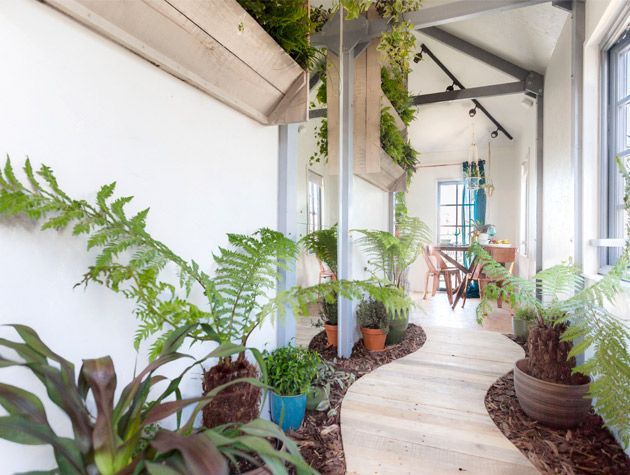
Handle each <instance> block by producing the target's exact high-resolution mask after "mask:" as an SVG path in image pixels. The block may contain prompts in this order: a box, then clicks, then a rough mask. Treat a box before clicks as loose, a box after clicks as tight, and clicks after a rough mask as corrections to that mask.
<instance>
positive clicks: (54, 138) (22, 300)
mask: <svg viewBox="0 0 630 475" xmlns="http://www.w3.org/2000/svg"><path fill="white" fill-rule="evenodd" d="M0 58H2V70H3V74H2V75H0V152H1V153H2V155H4V154H5V153H9V154H10V155H11V156H12V157H13V159H14V162H15V163H16V164H21V163H22V161H23V159H24V157H25V156H26V155H27V154H28V155H29V156H30V157H31V160H32V161H33V163H34V164H36V165H38V164H40V163H47V164H48V165H50V166H52V168H53V169H54V170H55V171H56V173H57V175H58V178H59V181H60V182H61V183H62V186H63V187H64V188H65V189H67V190H68V191H69V192H70V193H71V194H72V195H74V196H76V197H79V198H87V199H93V198H94V196H95V192H96V190H97V188H98V186H99V185H101V184H104V183H109V182H111V181H114V180H116V181H117V182H118V191H119V192H120V193H122V194H126V195H135V197H136V198H135V203H134V207H135V208H137V209H140V208H143V207H146V206H151V213H150V214H149V219H148V223H149V225H148V228H149V231H150V232H151V233H153V234H154V235H155V236H156V237H157V238H159V239H161V240H163V241H164V242H165V243H167V244H168V245H169V246H171V247H172V249H173V250H174V251H176V252H177V253H179V254H180V255H182V256H183V257H184V258H194V259H195V260H197V262H199V263H200V264H201V265H202V266H204V267H206V268H210V262H211V252H212V251H213V250H216V248H217V245H219V244H224V243H225V233H226V232H228V231H229V232H251V231H254V230H255V229H256V228H258V227H260V226H268V227H275V225H276V207H277V206H276V205H277V196H276V194H277V141H278V132H277V128H275V127H263V126H260V125H258V124H257V123H255V122H253V121H251V120H249V119H247V118H245V117H244V116H242V115H240V114H238V113H237V112H234V111H232V110H231V109H229V108H227V107H226V106H224V105H223V104H221V103H219V102H217V101H215V100H214V99H212V98H210V97H208V96H206V95H204V94H202V93H201V92H200V91H198V90H196V89H194V88H192V87H190V86H188V85H186V84H185V83H183V82H181V81H179V80H178V79H175V78H174V77H172V76H170V75H168V74H166V73H164V72H163V71H161V70H160V69H158V68H156V67H154V66H152V65H151V64H150V63H148V62H146V61H144V60H141V59H140V58H139V57H137V56H135V55H133V54H132V53H130V52H128V51H127V50H125V49H123V48H122V47H120V46H117V45H115V44H114V43H112V42H109V41H107V40H105V39H103V38H101V37H100V36H98V35H96V34H94V33H92V32H90V31H89V30H87V29H86V28H84V27H82V26H80V25H79V24H77V23H75V22H73V21H72V20H70V19H68V18H67V17H65V16H63V15H61V14H60V13H57V12H56V11H54V10H52V9H51V8H49V7H47V6H45V5H42V4H40V3H38V2H35V1H20V2H0ZM92 259H93V256H90V255H88V254H87V253H86V251H85V240H84V239H82V238H75V237H72V236H70V235H69V234H68V233H57V232H54V231H47V232H41V231H39V229H38V228H37V227H35V226H32V225H30V224H28V223H13V224H11V225H7V224H6V223H3V224H2V226H0V298H1V300H2V306H1V307H0V323H9V322H20V323H24V324H27V325H31V326H33V327H35V328H36V329H37V331H38V332H39V333H40V334H41V336H42V337H43V339H44V340H45V341H46V342H48V343H49V344H50V345H51V346H52V348H54V349H56V350H58V351H59V352H60V353H61V354H63V355H64V356H66V357H67V358H69V359H71V360H72V361H74V362H75V364H77V366H78V365H80V362H81V359H82V358H86V357H98V356H103V355H106V354H109V355H112V357H113V359H114V361H115V363H116V367H117V369H118V372H119V386H122V385H123V383H125V382H126V381H128V380H129V378H130V376H131V375H132V372H133V369H134V365H135V364H136V359H137V360H138V361H137V363H138V366H139V367H142V366H143V365H144V363H145V354H146V351H145V349H144V348H143V349H142V350H141V351H140V353H139V354H136V353H135V352H134V350H133V347H132V339H133V334H134V330H135V328H136V321H135V319H134V317H133V316H132V314H131V310H132V304H131V303H130V302H128V301H126V300H125V299H124V298H123V297H121V296H119V295H115V294H113V293H112V292H111V291H110V290H108V289H105V288H102V287H98V286H91V287H89V288H88V289H87V290H85V291H84V290H83V289H76V290H73V285H74V284H75V283H76V282H77V281H79V280H80V278H81V275H82V273H83V272H84V271H85V270H86V269H87V267H88V265H90V263H91V262H92ZM1 333H2V335H3V336H7V335H8V334H9V333H10V331H9V330H7V329H2V330H1ZM252 343H254V344H257V345H259V346H262V345H263V344H265V343H269V344H270V345H272V346H273V345H275V332H274V331H273V328H272V326H271V325H270V324H269V325H266V326H265V327H264V329H263V330H262V331H260V332H259V333H258V334H257V335H255V336H254V338H253V341H252ZM207 350H208V348H201V347H198V348H196V349H194V351H195V352H196V353H198V354H199V353H201V352H205V351H207ZM199 376H200V374H199V373H196V374H194V375H192V376H191V377H190V378H188V380H187V381H186V383H185V384H184V386H183V388H182V389H183V392H184V396H193V395H198V394H199V393H200V381H199ZM0 380H2V381H5V382H6V381H12V383H13V384H18V385H20V386H27V387H29V388H37V389H39V393H40V394H42V391H41V388H39V387H38V385H37V384H35V383H34V382H33V379H32V378H29V377H28V376H27V374H26V373H25V372H23V371H17V370H15V371H14V370H10V369H2V371H1V372H0ZM49 416H50V419H51V421H52V423H53V425H54V427H55V428H56V429H58V430H59V431H60V433H62V434H64V435H69V434H70V430H69V426H68V425H67V424H65V422H64V418H63V417H62V416H61V414H60V413H59V412H58V411H56V410H54V409H52V410H50V411H49ZM0 453H1V454H2V468H1V469H0V472H2V473H14V472H21V471H26V470H31V469H45V468H50V467H51V466H52V465H53V460H52V452H51V451H50V450H49V449H48V448H46V447H22V446H18V445H14V444H10V443H8V442H4V441H0Z"/></svg>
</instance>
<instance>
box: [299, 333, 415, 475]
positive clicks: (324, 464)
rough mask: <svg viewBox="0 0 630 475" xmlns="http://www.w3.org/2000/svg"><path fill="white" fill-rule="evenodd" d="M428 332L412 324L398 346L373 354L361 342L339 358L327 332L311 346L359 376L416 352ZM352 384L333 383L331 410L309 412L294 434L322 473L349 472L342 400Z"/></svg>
mask: <svg viewBox="0 0 630 475" xmlns="http://www.w3.org/2000/svg"><path fill="white" fill-rule="evenodd" d="M425 340H426V335H425V333H424V331H423V330H422V328H421V327H419V326H418V325H414V324H409V326H408V327H407V332H406V334H405V338H404V339H403V341H402V342H400V343H399V344H398V345H393V346H390V347H387V348H386V349H385V351H383V352H380V353H370V352H369V351H367V350H366V349H365V346H363V343H362V341H359V342H358V343H357V344H356V345H355V346H354V348H353V350H352V355H351V356H350V358H347V359H337V350H336V348H332V347H327V346H326V345H327V341H326V334H325V332H321V333H318V334H317V335H315V337H313V339H312V340H311V343H310V345H309V348H310V349H311V350H315V351H317V352H318V353H319V354H320V355H321V357H322V358H323V359H325V360H327V361H329V362H331V363H332V364H333V365H334V366H335V367H336V368H337V370H341V371H345V372H348V373H352V374H354V375H355V376H356V378H357V379H358V378H360V377H361V376H364V375H365V374H367V373H369V372H371V371H373V370H374V369H376V368H378V367H379V366H382V365H384V364H386V363H390V362H391V361H394V360H396V359H398V358H401V357H403V356H405V355H408V354H410V353H413V352H414V351H416V350H418V349H419V348H420V347H421V346H422V345H423V344H424V342H425ZM347 390H348V386H344V387H339V386H338V385H333V387H332V388H331V394H330V406H331V410H330V411H323V412H318V411H306V417H305V419H304V424H302V427H301V428H300V429H299V430H298V431H297V432H292V433H291V437H292V438H293V439H294V440H295V441H296V443H297V444H298V446H299V447H300V451H301V453H302V456H303V457H304V459H305V460H306V461H307V462H308V463H309V464H310V465H311V466H312V467H313V468H315V469H316V470H318V471H319V472H320V473H322V475H337V474H344V473H346V461H345V457H344V453H343V445H342V441H341V429H340V425H339V419H340V412H341V402H342V400H343V397H344V395H345V394H346V391H347Z"/></svg>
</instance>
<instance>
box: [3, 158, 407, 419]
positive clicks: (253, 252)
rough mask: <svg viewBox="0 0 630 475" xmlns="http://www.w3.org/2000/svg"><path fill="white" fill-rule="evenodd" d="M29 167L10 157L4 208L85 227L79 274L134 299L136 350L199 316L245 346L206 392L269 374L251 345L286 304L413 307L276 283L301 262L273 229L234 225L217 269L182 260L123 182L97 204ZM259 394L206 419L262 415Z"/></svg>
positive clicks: (235, 392) (226, 396) (228, 358)
mask: <svg viewBox="0 0 630 475" xmlns="http://www.w3.org/2000/svg"><path fill="white" fill-rule="evenodd" d="M23 171H24V174H25V175H26V178H27V180H26V182H23V181H20V180H19V179H18V178H17V177H16V174H15V172H14V170H13V167H12V164H11V161H10V160H9V159H8V158H7V161H6V163H5V166H4V168H3V169H2V170H0V216H3V215H4V216H20V217H25V218H27V219H31V220H33V221H42V222H43V224H42V226H41V227H42V229H55V230H63V229H66V228H71V229H72V232H73V234H74V235H85V236H86V237H87V247H88V249H92V250H95V251H97V256H96V258H95V261H94V265H92V266H90V267H89V268H88V271H87V272H86V273H85V274H84V276H83V279H82V281H81V282H80V283H81V284H85V285H88V284H90V283H98V284H101V285H105V286H107V287H108V288H110V289H111V290H113V291H115V292H118V293H120V294H122V295H123V296H124V297H126V298H128V299H130V300H132V301H134V303H135V309H134V314H135V316H136V317H137V318H138V319H139V320H140V325H139V328H138V331H137V332H136V339H135V346H136V349H137V348H138V347H139V345H140V343H141V342H143V341H145V340H148V339H151V340H153V343H152V345H151V349H150V353H151V357H152V358H155V357H157V355H159V354H160V352H161V351H162V348H163V347H164V344H165V342H166V341H167V340H168V339H169V338H170V336H171V335H172V334H173V333H175V332H177V331H178V330H179V329H180V328H181V327H182V326H186V325H190V324H195V325H196V326H195V328H194V330H192V331H191V332H189V333H188V334H187V336H188V338H189V339H190V340H191V342H192V343H205V344H208V343H213V344H219V345H227V346H231V347H238V348H239V351H238V352H237V353H234V352H227V353H225V354H219V355H217V359H218V362H217V364H215V365H213V366H211V367H209V368H207V369H206V370H205V371H204V379H203V390H204V393H206V394H208V393H211V392H212V391H213V390H214V389H215V388H217V387H221V386H223V385H224V384H226V383H229V382H231V381H235V380H237V379H240V378H256V377H259V376H260V377H261V378H262V380H263V381H264V380H265V373H264V365H263V364H262V355H261V353H260V352H259V351H258V350H257V349H255V348H249V347H248V341H249V338H250V336H251V335H252V333H253V332H254V331H255V330H256V329H257V328H258V327H259V326H260V325H261V324H262V323H263V322H264V321H265V320H267V319H268V318H272V317H274V316H275V315H279V316H280V317H281V316H282V315H283V312H284V310H285V308H286V307H287V306H292V307H293V309H294V312H295V313H296V314H304V313H303V311H304V309H305V308H306V306H307V305H308V304H309V303H311V302H315V301H316V300H317V299H318V298H319V297H320V296H321V297H323V298H324V299H326V300H327V301H329V302H330V301H334V298H335V296H336V295H343V296H344V297H346V298H357V297H360V296H362V295H364V294H365V293H367V294H369V295H371V296H373V297H374V298H376V299H378V300H379V301H383V302H386V304H385V305H386V306H387V308H388V309H389V310H390V311H393V312H395V311H403V310H404V309H407V308H409V301H408V299H406V298H405V297H404V296H403V295H401V294H400V293H399V292H395V291H393V290H392V289H387V288H381V287H380V286H378V285H375V284H374V283H370V282H354V281H335V282H331V283H329V284H327V285H321V286H313V287H310V288H305V289H301V288H299V287H293V288H291V289H288V290H286V291H282V292H276V286H277V282H278V280H279V278H280V275H279V269H282V268H287V267H288V266H292V265H294V263H295V259H296V256H297V252H298V246H297V244H296V243H295V242H293V241H292V240H291V239H289V238H287V237H285V236H284V235H283V234H282V233H280V232H277V231H273V230H271V229H266V228H263V229H259V230H258V231H256V232H255V233H253V234H250V235H243V234H228V243H229V246H226V247H220V248H219V249H218V252H217V253H215V254H214V255H213V257H214V261H215V263H216V270H215V275H214V276H212V277H211V276H210V275H209V274H207V273H205V272H204V271H203V270H202V269H201V266H200V265H199V264H198V263H197V262H196V261H194V260H185V259H183V258H182V257H180V256H178V255H177V254H176V253H175V252H174V251H172V250H171V249H170V248H169V247H168V246H166V244H164V243H162V242H160V241H158V240H157V239H155V238H154V237H153V236H151V234H149V233H148V232H147V230H146V219H147V215H148V211H149V210H148V208H147V209H145V210H143V211H140V212H139V213H136V214H135V215H133V216H129V215H128V214H127V211H126V209H125V208H126V206H127V205H128V204H129V203H130V202H131V201H132V197H126V196H123V197H114V192H115V188H116V184H115V183H111V184H108V185H104V186H102V187H101V188H100V190H99V191H98V193H97V194H96V199H95V200H94V202H92V203H90V202H88V201H87V200H83V199H75V198H72V197H71V196H70V195H68V194H67V193H66V192H64V191H63V190H62V189H61V187H60V186H59V183H58V182H57V179H56V177H55V176H54V174H53V172H52V170H51V169H50V168H49V167H47V166H45V165H42V166H41V167H40V168H39V169H38V170H37V171H35V170H34V169H33V168H32V166H31V163H30V161H28V160H27V161H26V162H25V164H24V167H23ZM167 266H170V267H171V268H175V269H176V271H177V274H178V277H179V278H178V279H176V282H172V281H170V280H169V278H168V277H169V276H170V275H171V274H169V273H165V272H162V271H163V270H164V268H165V267H167ZM193 289H195V290H197V291H200V292H198V293H199V294H201V295H203V299H202V302H203V304H198V303H196V301H195V302H193V301H192V299H191V298H190V297H191V293H192V291H193ZM394 290H395V289H394ZM246 352H250V353H251V355H252V356H253V359H254V360H256V363H257V365H258V367H257V366H256V364H254V363H253V362H252V361H250V360H248V359H247V358H246ZM259 371H260V373H259ZM261 395H262V392H261V389H260V387H257V386H253V385H248V384H242V383H237V384H234V385H232V386H230V387H228V388H226V389H225V390H224V391H221V393H220V394H218V395H217V396H216V397H214V398H213V399H212V401H211V402H210V403H209V404H207V405H206V406H205V407H204V409H203V413H204V422H205V423H206V425H207V426H209V427H214V426H219V425H222V424H226V423H234V422H241V423H247V422H249V421H251V420H253V419H255V418H257V417H258V415H259V412H260V400H261Z"/></svg>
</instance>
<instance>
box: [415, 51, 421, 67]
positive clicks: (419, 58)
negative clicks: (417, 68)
mask: <svg viewBox="0 0 630 475" xmlns="http://www.w3.org/2000/svg"><path fill="white" fill-rule="evenodd" d="M420 61H422V51H420V52H418V53H416V54H415V55H414V57H413V62H414V63H416V64H418V63H419V62H420Z"/></svg>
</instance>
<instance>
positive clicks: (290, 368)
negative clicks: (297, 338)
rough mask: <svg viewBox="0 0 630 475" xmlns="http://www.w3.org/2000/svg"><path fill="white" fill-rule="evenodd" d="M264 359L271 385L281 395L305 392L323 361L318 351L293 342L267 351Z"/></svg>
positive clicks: (294, 394) (295, 394)
mask: <svg viewBox="0 0 630 475" xmlns="http://www.w3.org/2000/svg"><path fill="white" fill-rule="evenodd" d="M264 359H265V364H266V366H267V374H268V377H269V385H270V386H271V387H272V388H273V390H274V391H275V393H276V394H278V395H280V396H297V395H299V394H305V393H306V392H307V391H308V389H309V387H310V386H311V382H312V381H313V378H315V376H316V375H317V366H318V365H319V364H320V363H321V360H320V358H319V354H318V353H316V352H314V351H311V350H308V349H306V348H299V347H295V346H292V345H291V344H289V345H288V346H284V347H282V348H276V349H275V350H273V351H272V352H267V351H265V353H264Z"/></svg>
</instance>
